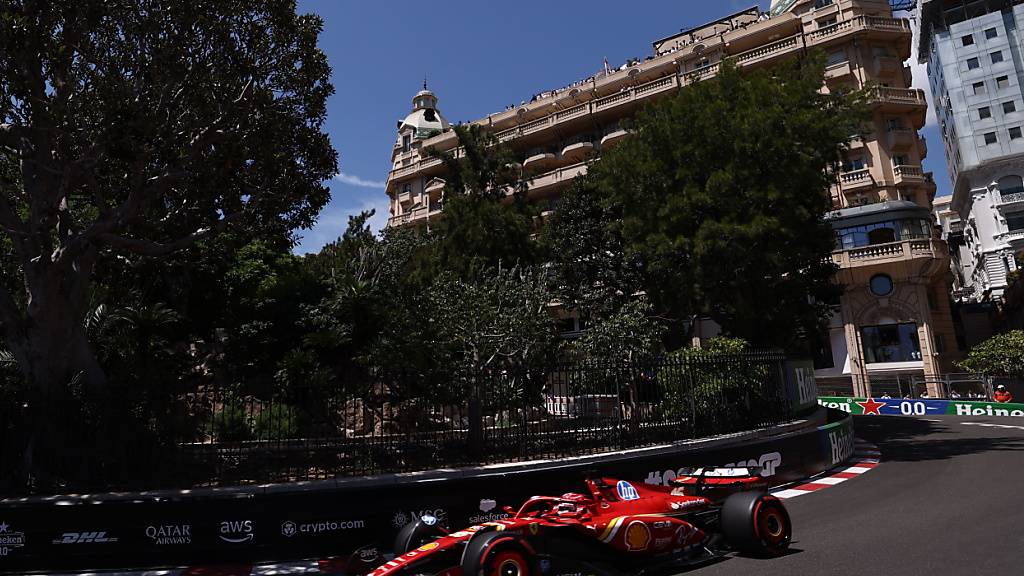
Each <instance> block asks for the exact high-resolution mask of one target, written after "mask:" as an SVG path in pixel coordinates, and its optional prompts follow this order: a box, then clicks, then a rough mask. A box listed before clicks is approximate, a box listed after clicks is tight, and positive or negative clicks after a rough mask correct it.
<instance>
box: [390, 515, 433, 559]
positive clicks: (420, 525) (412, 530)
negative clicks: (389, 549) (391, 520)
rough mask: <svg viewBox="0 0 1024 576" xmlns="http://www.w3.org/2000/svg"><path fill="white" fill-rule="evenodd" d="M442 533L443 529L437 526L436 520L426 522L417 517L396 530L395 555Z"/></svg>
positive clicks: (403, 552)
mask: <svg viewBox="0 0 1024 576" xmlns="http://www.w3.org/2000/svg"><path fill="white" fill-rule="evenodd" d="M444 535H445V531H444V529H443V528H441V527H440V526H438V524H437V522H436V520H435V521H434V523H431V524H428V523H427V522H424V521H423V519H422V518H417V519H416V520H415V521H413V522H409V523H408V524H406V525H405V526H403V527H402V529H401V530H399V531H398V536H396V537H395V556H401V555H402V554H405V553H407V552H411V551H413V550H415V549H416V548H419V547H420V546H422V545H424V544H427V543H428V542H433V541H434V540H437V539H438V538H440V537H441V536H444Z"/></svg>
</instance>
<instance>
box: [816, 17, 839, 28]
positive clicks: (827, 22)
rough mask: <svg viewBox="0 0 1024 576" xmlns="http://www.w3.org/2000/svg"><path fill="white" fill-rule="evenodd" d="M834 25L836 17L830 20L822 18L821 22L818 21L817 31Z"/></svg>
mask: <svg viewBox="0 0 1024 576" xmlns="http://www.w3.org/2000/svg"><path fill="white" fill-rule="evenodd" d="M835 23H836V17H835V16H833V17H831V18H822V19H821V20H818V29H819V30H820V29H822V28H828V27H829V26H831V25H833V24H835Z"/></svg>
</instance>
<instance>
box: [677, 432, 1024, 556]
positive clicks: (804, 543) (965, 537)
mask: <svg viewBox="0 0 1024 576" xmlns="http://www.w3.org/2000/svg"><path fill="white" fill-rule="evenodd" d="M977 424H993V425H997V426H1005V427H994V426H980V425H977ZM854 429H855V430H856V434H857V436H858V437H859V438H863V439H864V440H867V441H868V442H871V443H873V444H875V445H877V446H878V447H879V449H880V450H881V452H882V456H881V464H880V465H879V466H878V467H877V468H875V469H874V470H872V471H871V472H869V473H867V474H864V475H862V476H859V477H858V478H855V479H853V480H851V481H849V482H843V483H842V484H839V485H836V486H833V487H831V488H829V489H827V490H822V491H820V492H815V493H813V494H807V495H805V496H801V497H799V498H793V499H791V500H786V507H787V509H788V510H789V513H790V515H791V517H792V520H793V526H794V529H793V545H792V550H791V551H790V553H789V554H787V555H785V556H783V557H780V558H773V559H768V560H765V559H755V558H744V557H736V556H731V557H728V558H727V559H724V560H721V561H719V562H717V563H714V564H711V565H707V566H703V567H700V568H696V569H693V570H689V571H687V572H686V573H687V574H689V575H691V576H713V575H718V574H758V575H760V576H770V575H774V574H779V575H786V576H797V575H803V574H807V575H815V576H819V575H830V574H842V575H862V574H864V575H871V576H884V575H889V574H898V575H911V574H922V575H928V576H939V575H946V574H955V575H961V574H963V575H968V574H972V575H973V574H978V575H985V576H991V575H1002V574H1006V575H1016V576H1020V575H1022V574H1024V419H1020V418H991V417H982V416H977V417H963V416H945V417H943V416H940V417H936V418H915V417H906V416H858V417H855V419H854Z"/></svg>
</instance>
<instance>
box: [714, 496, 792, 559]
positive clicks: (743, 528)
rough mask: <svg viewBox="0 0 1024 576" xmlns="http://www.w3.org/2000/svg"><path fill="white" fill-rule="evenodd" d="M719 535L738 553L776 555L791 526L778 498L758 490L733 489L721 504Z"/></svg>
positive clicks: (786, 544) (781, 550)
mask: <svg viewBox="0 0 1024 576" xmlns="http://www.w3.org/2000/svg"><path fill="white" fill-rule="evenodd" d="M721 514H722V516H721V524H722V535H723V536H725V540H726V542H728V543H729V545H730V546H732V547H734V548H736V549H737V550H739V551H740V552H743V553H745V554H750V555H752V556H778V555H780V554H782V553H784V552H785V551H786V549H788V548H789V543H790V542H791V541H792V540H793V525H792V523H791V522H790V520H789V513H788V512H786V508H785V506H783V505H782V501H781V500H779V499H778V498H776V497H774V496H770V495H768V494H763V493H760V492H737V493H736V494H731V495H730V496H729V497H728V498H726V499H725V503H724V504H723V505H722V513H721Z"/></svg>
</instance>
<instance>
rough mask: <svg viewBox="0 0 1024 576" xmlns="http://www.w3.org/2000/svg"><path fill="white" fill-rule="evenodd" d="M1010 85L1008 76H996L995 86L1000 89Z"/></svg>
mask: <svg viewBox="0 0 1024 576" xmlns="http://www.w3.org/2000/svg"><path fill="white" fill-rule="evenodd" d="M1009 85H1010V78H1009V77H1008V76H1000V77H998V78H996V88H998V89H1000V90H1002V89H1003V88H1006V87H1008V86H1009Z"/></svg>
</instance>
